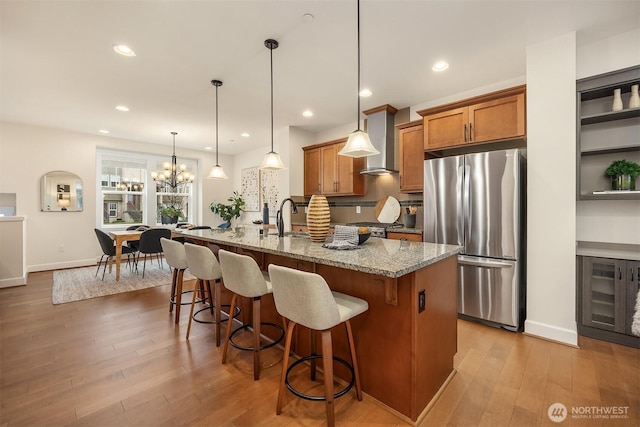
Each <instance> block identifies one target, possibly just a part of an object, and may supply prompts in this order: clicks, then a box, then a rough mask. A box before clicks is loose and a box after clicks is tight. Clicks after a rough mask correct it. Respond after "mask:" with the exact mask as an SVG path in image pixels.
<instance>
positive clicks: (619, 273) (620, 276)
mask: <svg viewBox="0 0 640 427" xmlns="http://www.w3.org/2000/svg"><path fill="white" fill-rule="evenodd" d="M618 280H622V269H621V268H620V267H618Z"/></svg>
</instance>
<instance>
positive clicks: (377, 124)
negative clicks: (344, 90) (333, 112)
mask: <svg viewBox="0 0 640 427" xmlns="http://www.w3.org/2000/svg"><path fill="white" fill-rule="evenodd" d="M397 112H398V110H397V109H396V108H394V107H392V106H391V105H389V104H385V105H381V106H380V107H376V108H372V109H370V110H366V111H363V113H364V114H366V115H367V133H368V134H369V139H370V140H371V144H372V145H373V146H374V147H375V148H376V149H377V150H378V151H380V154H376V155H374V156H367V167H366V168H364V169H362V170H361V171H360V173H361V174H368V175H386V174H390V173H397V172H398V171H397V170H395V169H394V168H393V167H394V166H395V162H394V160H395V144H394V141H395V126H394V115H395V114H396V113H397Z"/></svg>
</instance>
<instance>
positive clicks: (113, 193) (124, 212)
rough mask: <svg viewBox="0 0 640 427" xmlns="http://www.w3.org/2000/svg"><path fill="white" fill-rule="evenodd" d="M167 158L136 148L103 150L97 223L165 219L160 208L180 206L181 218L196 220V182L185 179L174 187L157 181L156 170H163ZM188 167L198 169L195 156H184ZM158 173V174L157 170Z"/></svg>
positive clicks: (148, 222)
mask: <svg viewBox="0 0 640 427" xmlns="http://www.w3.org/2000/svg"><path fill="white" fill-rule="evenodd" d="M164 162H166V158H164V157H161V156H157V155H149V154H142V153H133V152H121V151H112V150H99V151H98V157H97V171H98V174H97V175H98V176H97V177H96V185H97V189H98V191H97V193H98V194H99V195H101V197H99V198H98V199H99V200H98V206H97V209H98V212H99V218H97V219H96V222H97V226H98V227H100V228H103V227H107V228H108V227H112V226H113V227H116V226H118V227H123V226H130V225H141V224H146V225H156V224H160V223H162V218H161V217H160V215H159V213H158V208H159V207H161V206H165V205H172V206H176V207H179V208H180V209H181V210H182V212H183V215H184V216H183V217H182V218H180V221H185V222H194V213H195V212H196V210H195V208H194V206H195V203H196V201H195V198H194V194H195V191H194V188H195V186H196V185H197V184H196V183H195V182H193V183H181V184H180V185H178V186H177V187H176V188H172V187H170V186H169V185H167V183H166V182H165V181H154V180H153V178H152V172H155V171H162V170H163V168H164V165H163V163H164ZM180 162H181V163H185V164H186V165H187V168H188V170H191V171H195V170H196V168H197V162H196V161H195V160H185V159H180ZM154 175H155V174H154Z"/></svg>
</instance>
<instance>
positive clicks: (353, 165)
mask: <svg viewBox="0 0 640 427" xmlns="http://www.w3.org/2000/svg"><path fill="white" fill-rule="evenodd" d="M346 143H347V139H346V138H342V139H339V140H336V141H330V142H327V143H324V144H317V145H312V146H309V147H303V150H304V195H305V196H312V195H314V194H323V195H325V196H363V195H364V177H363V176H362V175H361V174H360V169H363V168H364V166H365V159H364V158H358V159H354V158H352V157H347V156H340V155H338V152H339V151H340V150H341V149H342V147H344V146H345V144H346Z"/></svg>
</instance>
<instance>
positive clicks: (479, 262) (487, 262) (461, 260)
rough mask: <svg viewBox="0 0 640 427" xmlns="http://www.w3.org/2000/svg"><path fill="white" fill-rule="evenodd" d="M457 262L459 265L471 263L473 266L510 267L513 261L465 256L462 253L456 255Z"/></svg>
mask: <svg viewBox="0 0 640 427" xmlns="http://www.w3.org/2000/svg"><path fill="white" fill-rule="evenodd" d="M458 264H460V265H472V266H475V267H485V268H511V267H513V263H509V262H504V261H499V260H495V259H486V258H476V257H466V256H463V255H460V256H458Z"/></svg>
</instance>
